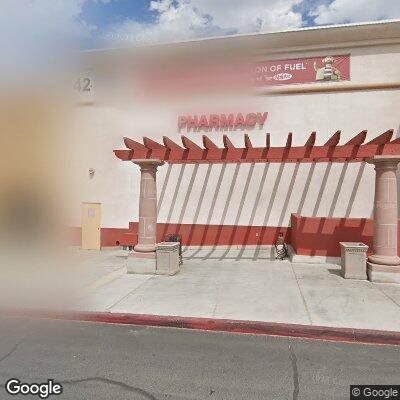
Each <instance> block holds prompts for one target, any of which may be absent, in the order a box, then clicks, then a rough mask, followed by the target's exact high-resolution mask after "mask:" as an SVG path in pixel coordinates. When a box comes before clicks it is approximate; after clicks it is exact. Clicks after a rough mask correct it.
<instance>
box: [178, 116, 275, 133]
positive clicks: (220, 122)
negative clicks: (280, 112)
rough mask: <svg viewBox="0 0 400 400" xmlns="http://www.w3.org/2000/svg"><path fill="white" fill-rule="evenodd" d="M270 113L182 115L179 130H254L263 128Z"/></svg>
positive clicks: (179, 120) (179, 119) (179, 117)
mask: <svg viewBox="0 0 400 400" xmlns="http://www.w3.org/2000/svg"><path fill="white" fill-rule="evenodd" d="M267 117H268V113H267V112H263V113H260V112H258V113H254V112H252V113H248V114H243V113H236V114H234V113H230V114H210V115H204V114H203V115H200V116H197V115H180V116H178V129H179V130H181V129H184V128H186V129H188V130H190V129H194V130H195V129H196V130H202V129H203V130H210V129H238V128H242V129H243V128H250V129H251V128H254V127H256V126H257V125H258V126H259V127H260V128H262V127H263V126H264V124H265V122H266V120H267Z"/></svg>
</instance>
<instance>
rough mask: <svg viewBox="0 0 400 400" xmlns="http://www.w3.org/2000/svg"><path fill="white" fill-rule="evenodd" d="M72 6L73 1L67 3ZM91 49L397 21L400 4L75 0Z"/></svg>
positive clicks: (376, 0) (393, 0)
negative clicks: (367, 22)
mask: <svg viewBox="0 0 400 400" xmlns="http://www.w3.org/2000/svg"><path fill="white" fill-rule="evenodd" d="M71 1H72V0H71ZM75 1H80V2H81V3H82V7H81V14H80V15H79V18H80V19H81V20H82V21H84V22H85V23H87V24H89V25H91V26H92V28H93V30H92V31H91V39H92V40H91V45H93V46H99V45H109V46H112V45H116V44H120V43H121V42H142V41H149V42H153V41H173V40H183V39H189V38H196V37H204V36H218V35H224V34H232V33H252V32H262V31H274V30H285V29H295V28H301V27H310V26H319V25H330V24H341V23H351V22H366V21H375V20H386V19H395V18H399V17H400V0H153V1H151V0H75Z"/></svg>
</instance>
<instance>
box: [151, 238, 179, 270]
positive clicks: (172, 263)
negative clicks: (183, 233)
mask: <svg viewBox="0 0 400 400" xmlns="http://www.w3.org/2000/svg"><path fill="white" fill-rule="evenodd" d="M156 256H157V265H156V274H157V275H175V274H176V273H178V272H179V269H180V263H179V242H161V243H157V245H156Z"/></svg>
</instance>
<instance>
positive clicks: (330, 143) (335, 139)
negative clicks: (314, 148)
mask: <svg viewBox="0 0 400 400" xmlns="http://www.w3.org/2000/svg"><path fill="white" fill-rule="evenodd" d="M341 133H342V131H336V132H335V133H334V134H333V135H332V136H331V138H330V139H329V140H328V141H327V142H326V143H325V144H324V146H337V145H338V143H339V141H340V134H341Z"/></svg>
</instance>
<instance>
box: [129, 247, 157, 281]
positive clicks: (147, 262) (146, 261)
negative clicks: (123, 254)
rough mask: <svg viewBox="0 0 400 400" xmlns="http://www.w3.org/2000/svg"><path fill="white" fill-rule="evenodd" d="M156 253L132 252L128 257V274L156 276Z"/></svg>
mask: <svg viewBox="0 0 400 400" xmlns="http://www.w3.org/2000/svg"><path fill="white" fill-rule="evenodd" d="M156 263H157V260H156V253H138V252H136V251H132V252H131V253H129V255H128V260H127V264H126V269H127V273H128V274H151V275H152V274H155V273H156Z"/></svg>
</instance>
